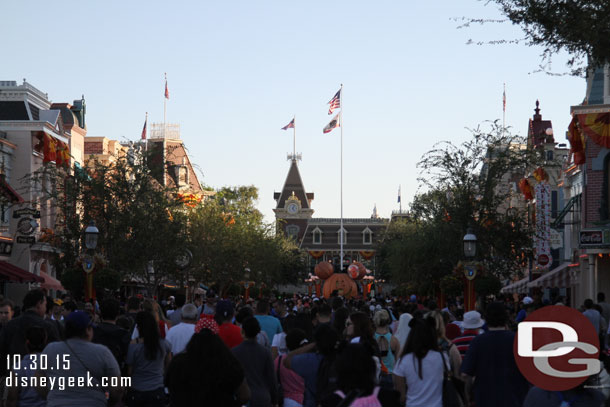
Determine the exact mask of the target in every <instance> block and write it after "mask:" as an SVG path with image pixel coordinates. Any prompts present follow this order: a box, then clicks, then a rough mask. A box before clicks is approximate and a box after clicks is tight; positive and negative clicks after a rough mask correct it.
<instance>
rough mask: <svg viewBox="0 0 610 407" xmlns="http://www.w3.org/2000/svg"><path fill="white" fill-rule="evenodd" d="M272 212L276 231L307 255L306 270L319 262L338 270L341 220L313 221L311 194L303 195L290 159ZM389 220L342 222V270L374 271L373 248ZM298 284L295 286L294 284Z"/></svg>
mask: <svg viewBox="0 0 610 407" xmlns="http://www.w3.org/2000/svg"><path fill="white" fill-rule="evenodd" d="M273 197H274V199H275V201H276V207H275V208H274V209H273V211H274V212H275V218H276V222H277V229H278V231H279V232H282V233H284V234H285V235H286V236H291V237H293V238H294V239H296V241H297V242H298V243H299V247H300V248H301V249H302V250H303V251H304V252H306V253H307V254H308V263H309V270H310V272H312V273H313V270H314V267H315V265H316V264H317V263H319V262H321V261H330V262H332V263H333V265H334V266H335V270H336V271H338V270H339V269H340V267H339V266H340V263H341V261H340V256H341V241H340V240H339V239H340V236H341V233H340V232H341V219H340V218H314V217H313V214H314V209H313V208H312V201H313V199H314V193H313V192H306V190H305V186H304V184H303V180H302V178H301V174H300V172H299V166H298V162H297V158H296V157H295V156H292V157H291V159H290V168H289V170H288V175H287V176H286V180H285V182H284V186H283V187H282V190H281V191H280V192H275V193H274V196H273ZM388 223H389V219H382V218H379V217H377V213H376V210H374V213H373V216H371V217H368V218H344V219H343V254H344V257H343V264H344V269H345V268H346V266H348V265H349V264H351V263H352V262H353V261H360V262H362V263H363V264H364V265H365V266H366V267H367V268H368V269H370V270H371V271H372V272H373V273H374V272H375V271H376V268H377V257H376V244H377V242H378V241H379V240H380V239H381V237H382V236H383V233H384V232H385V230H386V229H387V226H388ZM295 283H297V282H295Z"/></svg>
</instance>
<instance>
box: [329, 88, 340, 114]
mask: <svg viewBox="0 0 610 407" xmlns="http://www.w3.org/2000/svg"><path fill="white" fill-rule="evenodd" d="M328 104H329V105H330V107H329V108H328V114H333V112H334V111H335V109H340V108H341V89H339V90H338V91H337V93H335V96H333V98H332V99H331V100H330V102H328Z"/></svg>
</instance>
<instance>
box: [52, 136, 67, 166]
mask: <svg viewBox="0 0 610 407" xmlns="http://www.w3.org/2000/svg"><path fill="white" fill-rule="evenodd" d="M56 143H57V147H56V151H55V164H56V165H57V167H66V168H69V167H70V146H69V145H68V143H64V142H63V141H59V140H57V141H56Z"/></svg>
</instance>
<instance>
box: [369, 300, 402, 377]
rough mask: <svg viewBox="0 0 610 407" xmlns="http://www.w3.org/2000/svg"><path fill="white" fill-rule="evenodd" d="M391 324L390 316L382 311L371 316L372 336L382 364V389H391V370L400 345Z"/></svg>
mask: <svg viewBox="0 0 610 407" xmlns="http://www.w3.org/2000/svg"><path fill="white" fill-rule="evenodd" d="M391 322H392V318H390V314H389V313H388V311H386V310H384V309H380V310H377V311H376V312H375V315H374V316H373V323H374V324H375V333H374V334H373V336H374V338H375V341H377V345H379V358H380V359H381V362H382V363H383V366H382V368H381V376H380V378H379V383H380V384H381V386H382V387H387V388H390V389H391V388H393V386H394V384H393V382H392V370H393V369H394V364H395V362H396V356H397V355H398V352H399V350H400V343H399V342H398V339H396V337H395V336H394V335H392V332H390V328H389V325H390V323H391ZM384 368H385V369H384Z"/></svg>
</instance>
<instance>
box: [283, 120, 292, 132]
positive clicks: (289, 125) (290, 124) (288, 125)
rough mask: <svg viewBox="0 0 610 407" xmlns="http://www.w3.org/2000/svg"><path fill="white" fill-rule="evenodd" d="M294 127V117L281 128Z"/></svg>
mask: <svg viewBox="0 0 610 407" xmlns="http://www.w3.org/2000/svg"><path fill="white" fill-rule="evenodd" d="M288 129H294V119H292V120H290V123H288V124H287V125H285V126H284V127H282V130H288Z"/></svg>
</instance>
